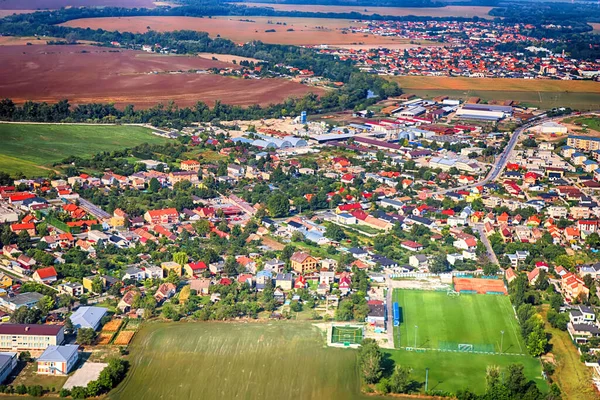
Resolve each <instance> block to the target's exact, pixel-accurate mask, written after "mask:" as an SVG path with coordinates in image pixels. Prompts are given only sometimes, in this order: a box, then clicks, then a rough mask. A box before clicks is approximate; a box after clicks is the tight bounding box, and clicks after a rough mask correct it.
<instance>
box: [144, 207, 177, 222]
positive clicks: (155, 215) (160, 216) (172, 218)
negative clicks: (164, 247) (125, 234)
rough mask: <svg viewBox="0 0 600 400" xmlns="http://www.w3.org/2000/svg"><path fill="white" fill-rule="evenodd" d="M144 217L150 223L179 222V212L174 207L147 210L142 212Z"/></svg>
mask: <svg viewBox="0 0 600 400" xmlns="http://www.w3.org/2000/svg"><path fill="white" fill-rule="evenodd" d="M144 219H145V220H146V221H147V222H149V223H151V224H174V223H176V222H179V213H178V212H177V210H176V209H175V208H166V209H163V210H149V211H146V214H144Z"/></svg>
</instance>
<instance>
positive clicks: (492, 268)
mask: <svg viewBox="0 0 600 400" xmlns="http://www.w3.org/2000/svg"><path fill="white" fill-rule="evenodd" d="M497 273H498V266H497V265H496V264H493V263H487V264H485V265H484V266H483V274H484V275H486V276H492V275H496V274H497Z"/></svg>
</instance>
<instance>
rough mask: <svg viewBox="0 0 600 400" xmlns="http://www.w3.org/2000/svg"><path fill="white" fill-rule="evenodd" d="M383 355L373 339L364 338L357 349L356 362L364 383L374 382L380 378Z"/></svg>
mask: <svg viewBox="0 0 600 400" xmlns="http://www.w3.org/2000/svg"><path fill="white" fill-rule="evenodd" d="M382 360H383V355H382V353H381V349H380V348H379V345H378V344H377V342H376V341H375V340H374V339H364V340H363V341H362V344H361V346H360V347H359V349H358V364H359V369H360V372H361V376H362V377H363V379H364V380H365V382H366V383H376V382H377V381H379V379H381V376H382V373H383V368H382V366H381V363H382Z"/></svg>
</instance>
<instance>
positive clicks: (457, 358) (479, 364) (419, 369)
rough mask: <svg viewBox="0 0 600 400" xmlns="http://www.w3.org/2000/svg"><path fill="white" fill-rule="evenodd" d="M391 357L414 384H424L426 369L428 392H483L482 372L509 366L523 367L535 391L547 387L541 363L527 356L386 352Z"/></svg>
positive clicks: (483, 380) (483, 379)
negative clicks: (409, 373)
mask: <svg viewBox="0 0 600 400" xmlns="http://www.w3.org/2000/svg"><path fill="white" fill-rule="evenodd" d="M389 354H390V356H391V358H392V359H393V360H394V361H395V362H396V364H399V365H405V366H409V367H411V368H412V371H413V372H412V377H413V379H415V380H416V381H417V382H425V368H429V390H438V391H444V392H452V393H456V391H458V390H460V389H465V388H468V389H469V390H471V391H472V392H475V393H478V394H483V393H484V392H485V371H486V368H487V367H488V366H489V365H497V366H499V367H500V368H501V369H504V368H506V367H507V366H508V365H510V364H523V366H524V367H525V376H527V378H529V379H531V380H533V381H534V382H535V383H536V384H537V386H538V388H539V389H540V390H541V391H542V392H545V391H547V390H548V384H547V383H546V381H545V380H544V378H543V377H542V367H541V365H540V362H539V361H538V360H537V359H535V358H533V357H528V356H518V355H487V354H470V353H444V352H439V351H427V352H424V353H416V352H414V351H405V350H395V351H389Z"/></svg>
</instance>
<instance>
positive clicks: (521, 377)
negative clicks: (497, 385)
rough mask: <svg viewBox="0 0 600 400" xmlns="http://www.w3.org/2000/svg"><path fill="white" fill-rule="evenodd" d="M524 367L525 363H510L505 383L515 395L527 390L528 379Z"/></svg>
mask: <svg viewBox="0 0 600 400" xmlns="http://www.w3.org/2000/svg"><path fill="white" fill-rule="evenodd" d="M523 369H524V366H523V364H510V365H509V366H508V368H507V372H508V376H507V378H506V380H505V382H504V384H505V385H506V387H507V388H508V390H509V391H510V393H511V394H513V395H518V394H522V393H524V392H525V391H526V390H527V382H528V380H527V378H526V377H525V373H524V372H523Z"/></svg>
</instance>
